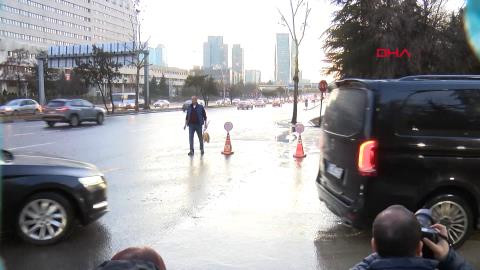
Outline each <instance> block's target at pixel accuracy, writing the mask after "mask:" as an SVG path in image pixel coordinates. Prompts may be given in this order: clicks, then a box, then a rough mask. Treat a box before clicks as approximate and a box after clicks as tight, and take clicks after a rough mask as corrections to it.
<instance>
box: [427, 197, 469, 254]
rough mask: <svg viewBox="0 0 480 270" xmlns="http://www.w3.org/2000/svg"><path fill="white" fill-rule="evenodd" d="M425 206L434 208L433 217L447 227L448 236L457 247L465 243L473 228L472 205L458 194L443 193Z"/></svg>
mask: <svg viewBox="0 0 480 270" xmlns="http://www.w3.org/2000/svg"><path fill="white" fill-rule="evenodd" d="M424 207H425V208H428V209H431V210H432V217H433V218H434V219H435V220H436V221H437V222H438V223H441V224H443V225H445V226H446V227H447V230H448V238H449V239H450V241H452V244H453V246H454V247H455V248H458V247H460V246H462V245H463V243H464V242H465V241H466V240H467V238H468V237H469V235H470V234H471V232H472V230H473V224H474V221H473V218H474V217H473V212H472V208H471V206H470V205H469V204H468V202H467V201H465V200H464V199H463V198H462V197H460V196H458V195H456V194H442V195H438V196H435V197H433V198H432V199H430V200H428V201H427V202H426V203H425V205H424Z"/></svg>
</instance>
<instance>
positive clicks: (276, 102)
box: [272, 99, 282, 107]
mask: <svg viewBox="0 0 480 270" xmlns="http://www.w3.org/2000/svg"><path fill="white" fill-rule="evenodd" d="M272 107H282V101H281V100H280V99H275V100H273V101H272Z"/></svg>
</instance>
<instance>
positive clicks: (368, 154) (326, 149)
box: [316, 75, 480, 246]
mask: <svg viewBox="0 0 480 270" xmlns="http://www.w3.org/2000/svg"><path fill="white" fill-rule="evenodd" d="M329 91H330V95H329V98H328V100H327V104H326V110H325V114H324V116H323V120H322V133H321V134H322V135H321V137H322V138H321V160H320V169H319V173H318V177H317V180H316V181H317V188H318V193H319V197H320V200H322V201H324V202H325V204H326V205H327V207H328V208H329V209H330V210H331V211H332V212H334V213H335V214H336V215H338V216H340V217H341V218H342V220H343V221H344V222H346V223H347V224H350V225H353V226H355V227H360V228H362V227H366V226H369V225H370V224H371V222H372V220H373V219H374V218H375V216H376V215H377V214H378V213H379V212H380V211H382V210H383V209H385V208H386V207H388V206H389V205H392V204H402V205H404V206H406V207H407V208H409V209H410V210H412V211H415V210H417V209H419V208H424V207H427V208H431V209H432V215H433V216H434V218H436V219H437V220H438V221H439V222H441V223H443V224H444V225H446V226H447V227H448V232H449V237H450V238H451V240H452V241H453V242H454V244H455V245H456V246H460V245H461V244H463V242H464V241H465V240H466V239H467V237H468V235H469V234H470V233H471V232H472V230H473V229H474V228H477V229H479V228H480V219H479V209H480V76H477V75H475V76H463V75H458V76H455V75H453V76H425V75H423V76H410V77H405V78H401V79H396V80H360V79H345V80H341V81H337V82H335V83H333V84H331V85H330V86H329Z"/></svg>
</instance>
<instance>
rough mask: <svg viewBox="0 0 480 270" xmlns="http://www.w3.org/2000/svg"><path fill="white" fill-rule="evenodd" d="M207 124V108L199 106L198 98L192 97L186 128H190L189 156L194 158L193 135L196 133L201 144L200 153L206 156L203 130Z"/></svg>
mask: <svg viewBox="0 0 480 270" xmlns="http://www.w3.org/2000/svg"><path fill="white" fill-rule="evenodd" d="M206 122H207V114H206V112H205V108H203V106H202V105H200V104H198V102H197V97H196V96H193V97H192V104H191V105H190V106H188V109H187V117H186V118H185V127H184V129H185V128H187V126H188V135H189V140H190V152H189V153H188V155H189V156H193V153H194V149H193V135H194V134H195V132H196V133H197V135H198V141H199V142H200V151H201V153H202V155H203V154H204V151H203V134H202V133H203V130H202V127H203V125H205V127H206V126H207V124H206Z"/></svg>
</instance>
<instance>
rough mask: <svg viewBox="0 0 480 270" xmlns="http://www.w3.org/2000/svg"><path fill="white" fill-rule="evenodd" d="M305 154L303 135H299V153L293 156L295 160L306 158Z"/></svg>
mask: <svg viewBox="0 0 480 270" xmlns="http://www.w3.org/2000/svg"><path fill="white" fill-rule="evenodd" d="M306 156H307V155H305V152H303V144H302V135H298V144H297V152H296V153H295V155H293V157H294V158H304V157H306Z"/></svg>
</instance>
